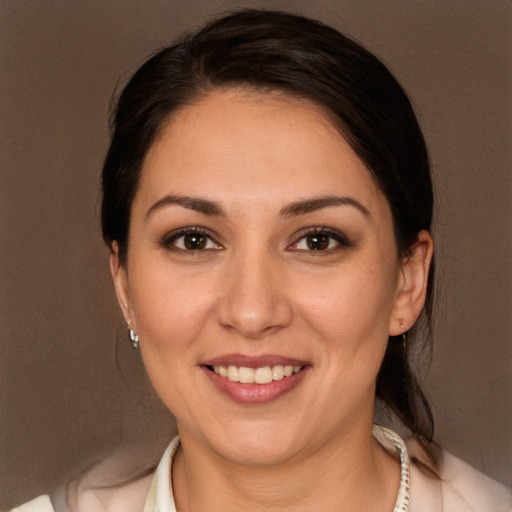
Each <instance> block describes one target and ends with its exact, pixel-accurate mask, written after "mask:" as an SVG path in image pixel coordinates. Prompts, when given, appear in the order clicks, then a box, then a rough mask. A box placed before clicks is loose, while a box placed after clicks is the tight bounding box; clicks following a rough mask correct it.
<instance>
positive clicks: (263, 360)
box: [202, 354, 308, 368]
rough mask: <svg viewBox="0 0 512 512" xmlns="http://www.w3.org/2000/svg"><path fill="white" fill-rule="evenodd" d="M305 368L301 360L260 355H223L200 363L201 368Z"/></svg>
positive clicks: (304, 362)
mask: <svg viewBox="0 0 512 512" xmlns="http://www.w3.org/2000/svg"><path fill="white" fill-rule="evenodd" d="M278 364H280V365H283V366H306V365H307V364H308V363H307V362H306V361H304V360H301V359H296V358H293V357H287V356H281V355H274V354H262V355H257V356H256V355H254V356H251V355H244V354H225V355H222V356H217V357H214V358H212V359H208V360H207V361H204V362H203V363H202V365H203V366H230V365H233V366H238V367H240V366H243V367H245V368H263V367H264V366H275V365H278Z"/></svg>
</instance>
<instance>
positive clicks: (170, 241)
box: [162, 226, 222, 252]
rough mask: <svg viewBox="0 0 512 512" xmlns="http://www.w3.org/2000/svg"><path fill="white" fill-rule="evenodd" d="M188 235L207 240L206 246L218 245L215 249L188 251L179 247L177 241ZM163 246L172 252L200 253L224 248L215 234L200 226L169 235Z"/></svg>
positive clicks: (182, 229) (163, 241)
mask: <svg viewBox="0 0 512 512" xmlns="http://www.w3.org/2000/svg"><path fill="white" fill-rule="evenodd" d="M187 235H200V236H202V237H204V238H205V239H206V244H209V243H213V244H215V245H216V247H215V248H212V247H204V248H197V249H187V248H185V247H177V246H176V241H177V240H179V239H180V238H184V237H185V236H187ZM162 246H163V247H165V248H166V249H169V250H171V251H183V252H199V251H203V250H206V251H211V250H220V249H222V246H221V245H220V244H219V243H218V242H217V241H216V237H215V236H214V235H213V233H212V232H211V231H209V230H207V229H205V228H202V227H199V226H191V227H186V228H181V229H178V230H177V231H173V232H172V233H169V234H167V235H166V236H165V237H164V239H163V240H162Z"/></svg>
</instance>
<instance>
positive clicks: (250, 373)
mask: <svg viewBox="0 0 512 512" xmlns="http://www.w3.org/2000/svg"><path fill="white" fill-rule="evenodd" d="M206 367H207V368H208V369H209V370H210V371H212V372H215V374H217V375H218V376H219V377H222V378H223V379H227V380H229V381H231V382H239V383H241V384H270V383H271V382H273V381H280V380H283V379H286V378H287V377H291V376H292V375H294V374H296V373H298V372H300V371H301V370H302V368H303V366H291V365H281V364H276V365H274V366H262V367H261V368H248V367H246V366H234V365H229V366H222V365H214V366H211V365H207V366H206Z"/></svg>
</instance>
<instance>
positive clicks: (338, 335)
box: [293, 262, 396, 364]
mask: <svg viewBox="0 0 512 512" xmlns="http://www.w3.org/2000/svg"><path fill="white" fill-rule="evenodd" d="M379 267H380V268H379ZM384 270H385V271H384ZM395 270H396V268H395V267H393V265H392V264H386V265H385V266H384V268H382V267H381V266H379V265H377V264H376V263H375V262H373V263H370V264H364V263H362V264H358V265H351V266H350V267H347V268H340V269H335V270H333V271H332V272H330V273H328V274H326V275H324V276H316V278H315V279H309V280H307V283H305V282H299V283H297V286H296V287H295V289H294V290H293V293H294V294H295V303H296V305H297V307H298V309H299V310H300V312H301V313H300V315H301V317H302V318H303V320H304V321H305V322H306V323H307V324H308V325H309V326H310V327H311V328H312V329H313V331H314V332H315V333H316V334H317V335H318V341H319V344H320V347H319V350H320V349H321V348H322V346H321V342H323V346H324V347H325V348H327V349H334V351H335V354H337V355H338V356H339V357H340V358H343V359H344V360H345V361H347V358H348V357H350V358H351V359H350V360H354V359H361V360H363V359H364V360H368V361H373V360H374V359H375V357H376V356H377V359H378V357H380V356H379V354H381V353H382V354H383V351H384V349H385V346H386V343H387V339H388V331H389V322H390V317H391V312H392V309H393V303H394V294H395V282H396V278H395V273H394V271H395ZM326 342H327V343H326ZM379 364H380V363H379Z"/></svg>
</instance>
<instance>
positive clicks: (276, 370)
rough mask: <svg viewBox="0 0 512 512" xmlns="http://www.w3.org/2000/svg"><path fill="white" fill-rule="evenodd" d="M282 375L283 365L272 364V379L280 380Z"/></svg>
mask: <svg viewBox="0 0 512 512" xmlns="http://www.w3.org/2000/svg"><path fill="white" fill-rule="evenodd" d="M283 377H284V367H283V365H281V364H276V365H275V366H272V380H281V379H282V378H283Z"/></svg>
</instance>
